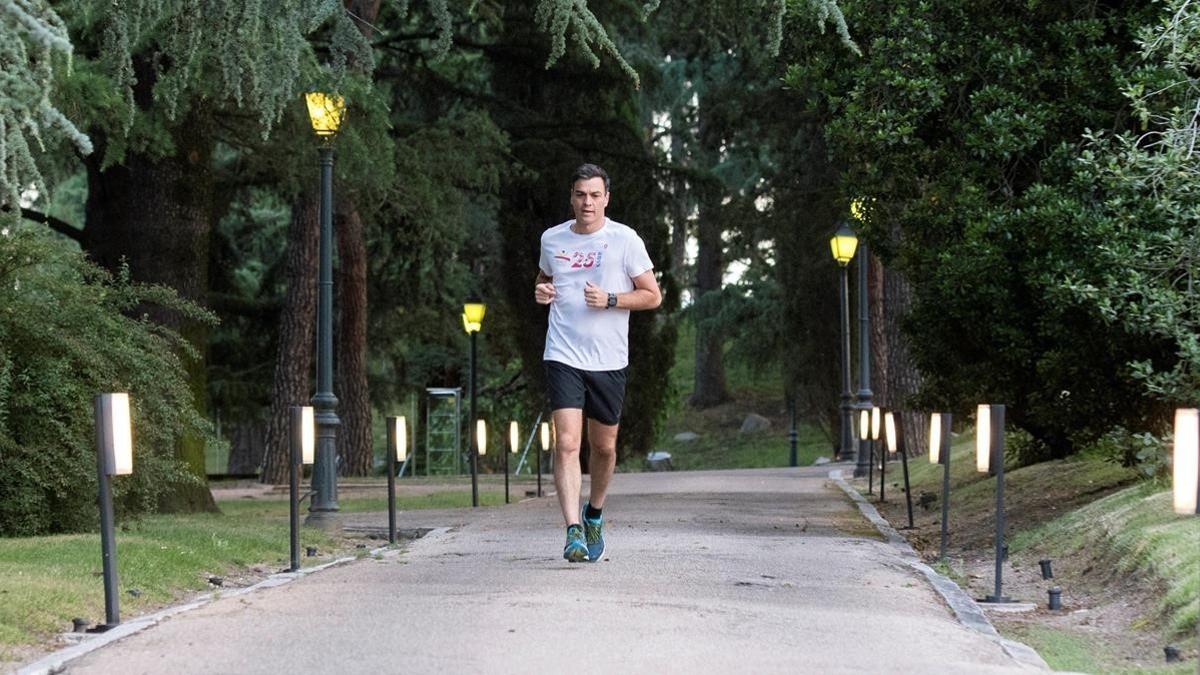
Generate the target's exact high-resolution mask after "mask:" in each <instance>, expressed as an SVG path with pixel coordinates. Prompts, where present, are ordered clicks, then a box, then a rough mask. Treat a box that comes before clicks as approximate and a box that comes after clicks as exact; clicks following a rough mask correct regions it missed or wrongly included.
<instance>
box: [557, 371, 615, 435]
mask: <svg viewBox="0 0 1200 675" xmlns="http://www.w3.org/2000/svg"><path fill="white" fill-rule="evenodd" d="M542 364H543V365H545V367H546V389H547V391H548V393H549V395H550V409H551V410H560V409H562V408H580V409H582V410H583V414H584V415H585V416H587V417H589V418H591V419H594V420H596V421H597V422H599V423H601V424H609V425H612V424H616V423H617V422H620V421H621V406H622V404H623V403H624V402H625V369H624V368H622V369H620V370H580V369H578V368H572V367H571V366H568V365H567V364H565V363H559V362H558V361H543V362H542Z"/></svg>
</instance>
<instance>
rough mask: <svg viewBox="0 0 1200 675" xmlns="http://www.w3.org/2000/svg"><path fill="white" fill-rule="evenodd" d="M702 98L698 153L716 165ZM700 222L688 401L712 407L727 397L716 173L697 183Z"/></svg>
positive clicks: (714, 135) (716, 140)
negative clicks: (719, 300)
mask: <svg viewBox="0 0 1200 675" xmlns="http://www.w3.org/2000/svg"><path fill="white" fill-rule="evenodd" d="M706 107H707V106H706V105H705V102H704V101H703V100H702V101H701V108H700V110H701V113H700V115H701V116H700V145H701V148H702V152H701V157H702V158H703V160H704V162H705V164H706V166H708V167H715V166H716V164H717V162H718V161H719V159H718V158H719V157H720V150H719V149H720V146H721V135H720V132H719V130H717V129H714V128H713V124H712V123H711V121H710V120H709V119H708V117H709V116H708V115H705V114H704V111H705V108H706ZM698 188H699V190H700V192H701V196H700V198H699V205H700V213H699V219H700V221H699V223H697V227H696V244H697V251H696V285H695V287H694V288H695V290H696V297H695V304H694V305H693V308H692V309H693V317H694V318H693V323H694V324H695V326H696V372H695V375H694V381H693V385H692V396H691V398H690V399H689V400H688V402H689V403H690V404H691V405H692V407H695V408H700V409H704V408H711V407H713V406H715V405H719V404H721V403H724V402H725V401H727V400H729V390H728V387H727V385H726V382H725V358H724V356H725V352H724V342H725V341H724V339H723V338H724V336H723V335H722V331H721V330H720V329H718V328H717V327H716V326H715V325H714V322H715V319H716V314H717V310H718V306H717V304H716V303H715V302H713V300H715V296H713V297H708V298H707V300H708V302H705V300H706V298H705V296H707V295H709V294H710V293H712V294H716V293H720V291H721V281H722V277H723V276H724V272H725V241H724V240H723V239H722V234H724V229H723V227H722V225H723V222H722V218H721V198H722V197H723V195H724V190H723V189H722V186H721V184H720V181H718V180H717V179H716V178H715V177H714V178H713V180H711V181H709V182H708V183H707V184H704V185H700V186H698Z"/></svg>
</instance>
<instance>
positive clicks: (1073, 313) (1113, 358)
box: [786, 0, 1175, 463]
mask: <svg viewBox="0 0 1200 675" xmlns="http://www.w3.org/2000/svg"><path fill="white" fill-rule="evenodd" d="M843 8H844V10H845V11H846V16H847V18H848V20H849V22H850V23H851V25H854V26H855V28H856V32H857V33H858V34H859V35H865V36H869V40H865V41H864V49H863V54H864V56H863V58H861V59H856V58H853V57H851V56H849V55H847V54H846V52H845V51H844V50H841V49H839V48H837V46H834V45H829V44H825V45H822V44H819V43H818V44H803V45H799V46H797V47H796V48H795V50H794V51H795V58H794V59H793V61H792V66H791V68H790V69H789V72H788V76H787V78H786V81H787V83H788V85H789V86H790V87H791V88H793V89H794V90H795V91H796V93H797V95H798V96H799V97H801V98H802V100H804V101H805V102H806V104H807V106H808V108H809V109H810V110H813V111H814V112H815V113H816V114H818V115H820V116H821V117H822V118H823V119H824V120H825V130H826V136H827V139H828V141H829V145H830V149H831V152H832V155H833V158H834V162H835V163H836V164H842V165H843V166H845V172H844V174H843V181H842V183H843V184H842V189H843V194H846V195H854V196H861V197H864V198H866V199H867V202H868V204H869V205H870V206H869V208H868V218H867V222H866V223H865V224H864V225H863V226H862V228H861V229H862V232H861V233H862V234H863V235H864V236H865V237H866V239H867V241H868V242H869V243H870V244H871V245H872V252H873V253H876V254H877V255H879V256H881V257H882V259H883V261H884V262H885V264H888V265H890V266H892V267H893V268H895V269H898V270H900V271H901V272H903V273H904V274H905V275H906V276H907V277H908V279H909V281H910V282H911V283H912V286H913V289H914V304H913V308H912V313H911V316H910V320H909V322H908V324H907V325H906V327H905V328H906V333H907V335H908V336H909V337H910V339H911V344H912V349H913V355H914V358H915V359H916V361H917V364H918V366H919V367H920V368H921V370H922V372H923V374H924V375H925V381H924V390H923V394H922V396H921V397H920V399H919V400H918V401H915V402H914V403H916V404H917V405H921V406H927V407H931V408H933V407H937V408H944V409H946V408H948V409H956V410H966V409H969V408H970V407H971V405H972V404H973V403H975V402H978V401H981V400H993V401H999V402H1005V403H1007V404H1008V405H1009V410H1010V421H1011V422H1012V423H1014V424H1015V425H1017V426H1019V427H1021V428H1023V429H1025V430H1026V431H1028V432H1029V433H1030V434H1031V435H1032V441H1033V442H1031V443H1030V444H1029V445H1028V446H1026V454H1025V455H1024V456H1022V457H1021V458H1020V459H1021V461H1022V462H1024V463H1028V462H1030V461H1035V460H1037V459H1041V458H1046V457H1062V456H1065V455H1067V454H1069V453H1071V452H1073V451H1075V450H1076V449H1078V448H1080V447H1083V446H1085V445H1087V444H1088V443H1089V442H1090V441H1091V440H1093V439H1095V438H1097V437H1099V436H1100V435H1101V434H1103V433H1104V432H1105V431H1107V430H1108V428H1109V427H1111V426H1112V425H1115V424H1124V425H1125V426H1126V427H1127V428H1143V429H1145V428H1147V427H1150V428H1151V429H1154V430H1157V429H1156V428H1155V427H1156V426H1157V425H1158V424H1159V422H1160V421H1161V419H1162V407H1161V405H1160V404H1158V403H1156V402H1155V401H1153V400H1151V399H1150V398H1149V397H1147V396H1146V394H1145V390H1144V387H1143V385H1142V384H1140V383H1139V381H1138V370H1137V366H1134V365H1131V364H1153V370H1155V371H1158V370H1159V369H1160V368H1162V367H1163V366H1164V365H1166V366H1168V367H1169V366H1170V365H1171V364H1173V363H1175V358H1173V356H1172V349H1171V343H1170V341H1169V339H1167V338H1166V336H1164V334H1163V333H1162V332H1161V331H1160V332H1159V333H1153V332H1151V331H1148V330H1143V331H1136V330H1133V329H1131V328H1130V327H1129V326H1127V325H1123V324H1120V323H1116V322H1113V321H1111V320H1110V319H1108V318H1106V317H1105V316H1104V314H1103V313H1102V311H1100V307H1098V305H1097V303H1096V302H1094V301H1089V300H1088V298H1086V297H1082V295H1081V294H1074V295H1073V294H1072V293H1070V292H1065V291H1064V282H1063V280H1064V279H1071V280H1073V283H1074V284H1075V285H1076V287H1077V288H1088V284H1091V285H1092V286H1096V285H1097V282H1098V281H1100V285H1105V284H1104V282H1103V281H1102V280H1104V279H1106V278H1110V277H1112V276H1113V275H1118V276H1119V275H1121V274H1123V273H1124V270H1125V269H1127V260H1126V259H1123V258H1122V259H1121V261H1120V263H1119V264H1118V263H1117V260H1118V257H1117V256H1106V255H1102V254H1100V253H1099V251H1098V249H1099V247H1101V246H1103V245H1105V244H1106V243H1108V242H1109V241H1110V238H1109V237H1107V236H1106V234H1107V232H1108V231H1111V230H1112V229H1113V228H1112V227H1111V226H1108V225H1106V222H1105V221H1106V217H1105V216H1104V215H1103V214H1102V213H1099V212H1098V209H1097V203H1096V200H1095V192H1096V188H1097V186H1101V187H1102V186H1103V183H1102V182H1100V181H1098V180H1095V178H1096V174H1095V172H1093V174H1092V175H1090V176H1089V175H1088V173H1087V171H1086V166H1085V165H1083V164H1081V163H1080V162H1079V161H1078V159H1079V157H1080V155H1081V151H1080V148H1081V146H1083V145H1084V144H1085V142H1086V140H1085V139H1086V137H1085V134H1087V132H1088V130H1089V129H1117V130H1126V129H1129V127H1130V122H1131V118H1130V115H1129V110H1128V106H1127V104H1126V102H1125V101H1126V100H1125V99H1124V98H1123V97H1122V96H1121V92H1122V90H1123V88H1124V87H1125V86H1126V84H1127V83H1126V79H1125V76H1124V75H1123V73H1130V72H1134V71H1135V70H1136V69H1137V68H1138V66H1139V62H1140V59H1141V58H1142V54H1141V53H1140V52H1139V49H1138V45H1137V39H1138V37H1139V35H1140V34H1141V33H1140V32H1139V31H1140V30H1141V27H1143V26H1146V25H1152V24H1153V23H1154V22H1155V21H1157V20H1158V18H1159V17H1160V16H1162V12H1163V8H1162V7H1161V6H1159V5H1146V4H1138V3H1126V4H1119V5H1111V4H1110V5H1097V4H1095V3H1089V2H1058V1H1055V2H1048V1H1040V0H1035V1H1033V2H1027V3H1022V4H1021V5H1019V6H1018V5H1014V4H1012V3H1006V2H986V3H983V4H980V3H977V2H948V3H947V2H943V3H930V2H926V1H925V0H910V1H906V2H892V3H879V2H872V1H869V0H864V1H861V2H854V3H843ZM1096 156H1098V155H1096ZM1106 162H1107V159H1105V160H1103V161H1102V162H1101V163H1102V164H1104V163H1106ZM1114 207H1115V204H1114ZM1120 209H1121V213H1122V217H1128V218H1135V219H1137V221H1138V222H1142V217H1141V216H1140V215H1136V214H1133V213H1130V212H1129V211H1128V209H1124V207H1123V206H1121V207H1120ZM1108 220H1111V219H1108ZM1138 227H1141V226H1140V225H1139V226H1138ZM1107 287H1111V284H1109V285H1107ZM1127 299H1129V300H1131V301H1132V302H1133V303H1140V302H1141V300H1140V298H1137V297H1133V296H1127ZM1147 309H1148V311H1151V312H1153V313H1156V314H1158V315H1159V316H1160V318H1165V316H1166V315H1167V313H1166V311H1165V310H1166V309H1167V308H1166V307H1165V306H1162V305H1160V306H1159V307H1157V308H1155V307H1150V308H1147ZM1144 335H1150V336H1151V338H1152V339H1150V340H1147V339H1145V337H1144ZM1143 379H1144V378H1143ZM1168 385H1169V383H1167V384H1163V386H1168Z"/></svg>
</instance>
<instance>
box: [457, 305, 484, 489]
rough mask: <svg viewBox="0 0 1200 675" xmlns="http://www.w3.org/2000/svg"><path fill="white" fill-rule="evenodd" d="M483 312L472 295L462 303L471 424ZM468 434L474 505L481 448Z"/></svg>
mask: <svg viewBox="0 0 1200 675" xmlns="http://www.w3.org/2000/svg"><path fill="white" fill-rule="evenodd" d="M485 314H487V305H485V304H483V302H482V301H481V300H480V299H479V298H477V297H474V296H472V297H471V298H469V299H468V300H467V301H466V302H465V303H463V314H462V321H463V330H465V331H467V334H468V335H470V336H471V363H470V374H469V376H468V380H469V383H468V387H469V393H470V397H471V399H470V401H471V403H470V407H469V410H470V412H469V413H468V417H467V419H469V420H470V424H472V425H473V424H475V354H476V344H475V342H476V336H478V335H479V331H480V329H481V328H483V316H484V315H485ZM469 435H470V437H471V506H472V507H475V506H479V454H480V452H481V448H480V447H479V439H478V438H477V436H478V434H475V433H470V434H469Z"/></svg>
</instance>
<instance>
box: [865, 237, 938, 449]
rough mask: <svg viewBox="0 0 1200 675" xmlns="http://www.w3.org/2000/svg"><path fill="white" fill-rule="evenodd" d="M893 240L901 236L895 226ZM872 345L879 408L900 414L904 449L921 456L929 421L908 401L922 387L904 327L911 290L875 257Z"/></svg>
mask: <svg viewBox="0 0 1200 675" xmlns="http://www.w3.org/2000/svg"><path fill="white" fill-rule="evenodd" d="M892 235H893V238H894V240H895V239H898V238H899V236H900V233H899V228H898V227H896V226H893V228H892ZM868 285H869V286H870V297H871V342H872V346H871V349H872V354H873V356H874V363H873V364H872V365H873V366H874V368H875V371H874V373H873V374H874V381H873V382H872V383H871V387H872V388H873V389H874V391H875V400H876V401H878V404H879V405H880V406H883V407H885V408H888V409H890V410H893V411H896V410H899V411H901V419H902V426H903V428H904V447H905V448H906V449H907V450H908V453H909V456H910V457H911V456H914V455H920V454H922V453H923V452H924V451H925V448H926V447H927V446H928V442H929V441H928V439H929V430H928V428H927V427H926V424H927V422H926V417H925V415H924V414H923V413H922V412H920V411H915V410H912V408H911V406H910V405H909V403H908V401H909V398H910V397H912V396H913V395H914V394H916V393H917V391H918V390H919V389H920V387H921V373H920V371H918V370H917V367H916V364H915V363H914V362H913V359H912V354H911V352H910V351H909V348H908V342H907V338H906V337H905V335H904V333H903V331H902V330H901V325H902V324H903V323H904V320H905V318H906V317H907V316H908V312H909V308H910V307H911V305H912V287H911V285H910V284H909V282H908V279H907V278H905V277H904V275H903V274H901V273H900V272H898V271H896V270H894V269H892V268H890V267H886V266H884V265H883V263H882V262H881V261H880V260H879V259H878V258H875V257H872V259H871V267H870V283H869V284H868Z"/></svg>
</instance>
